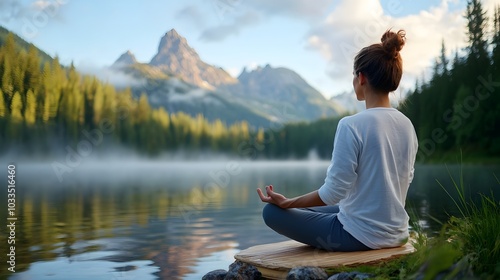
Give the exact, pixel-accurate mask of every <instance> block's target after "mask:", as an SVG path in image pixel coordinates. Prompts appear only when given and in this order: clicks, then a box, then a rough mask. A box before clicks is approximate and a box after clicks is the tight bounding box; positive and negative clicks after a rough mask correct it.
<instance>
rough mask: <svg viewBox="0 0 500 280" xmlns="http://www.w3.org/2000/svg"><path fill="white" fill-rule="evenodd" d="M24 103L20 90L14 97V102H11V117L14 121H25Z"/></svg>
mask: <svg viewBox="0 0 500 280" xmlns="http://www.w3.org/2000/svg"><path fill="white" fill-rule="evenodd" d="M22 109H23V103H22V101H21V95H20V94H19V92H17V91H16V92H15V93H14V96H13V97H12V102H11V104H10V119H11V121H12V122H13V123H22V121H23V114H22V112H21V111H22Z"/></svg>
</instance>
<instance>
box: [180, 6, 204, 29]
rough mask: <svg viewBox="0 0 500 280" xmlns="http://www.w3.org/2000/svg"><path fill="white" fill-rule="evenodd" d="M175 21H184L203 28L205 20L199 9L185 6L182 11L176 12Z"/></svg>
mask: <svg viewBox="0 0 500 280" xmlns="http://www.w3.org/2000/svg"><path fill="white" fill-rule="evenodd" d="M175 18H176V19H179V20H186V21H189V22H191V23H193V24H194V25H195V26H196V27H200V28H201V27H204V26H205V24H206V19H205V16H204V15H203V13H201V12H200V10H199V8H198V7H196V6H187V7H185V8H183V9H182V10H180V11H178V12H177V14H176V15H175Z"/></svg>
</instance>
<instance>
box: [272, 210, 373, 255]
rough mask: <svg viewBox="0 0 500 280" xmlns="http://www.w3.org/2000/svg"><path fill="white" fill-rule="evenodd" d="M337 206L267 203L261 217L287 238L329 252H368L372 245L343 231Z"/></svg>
mask: <svg viewBox="0 0 500 280" xmlns="http://www.w3.org/2000/svg"><path fill="white" fill-rule="evenodd" d="M338 212H339V207H338V206H320V207H311V208H293V209H282V208H280V207H278V206H276V205H274V204H267V205H266V206H264V210H263V211H262V217H263V218H264V222H265V223H266V225H267V226H269V227H270V228H272V229H273V230H274V231H276V232H277V233H279V234H282V235H284V236H286V237H288V238H291V239H293V240H296V241H299V242H301V243H305V244H308V245H311V246H313V247H316V248H320V249H323V250H327V251H342V252H351V251H366V250H370V248H369V247H367V246H366V245H364V244H363V243H361V242H360V241H358V240H357V239H356V238H354V237H353V236H352V235H351V234H350V233H348V232H347V231H345V230H344V226H343V225H342V224H341V223H340V221H339V220H338V219H337V213H338Z"/></svg>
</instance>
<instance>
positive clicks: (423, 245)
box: [327, 172, 500, 280]
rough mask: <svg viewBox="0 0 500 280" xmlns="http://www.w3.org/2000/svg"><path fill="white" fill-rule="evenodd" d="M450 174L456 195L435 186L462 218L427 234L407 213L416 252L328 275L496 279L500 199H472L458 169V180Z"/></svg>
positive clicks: (499, 276)
mask: <svg viewBox="0 0 500 280" xmlns="http://www.w3.org/2000/svg"><path fill="white" fill-rule="evenodd" d="M450 177H451V180H452V183H453V186H454V191H456V192H457V195H458V198H456V199H455V198H454V197H453V196H452V195H451V194H450V193H448V191H447V190H446V189H445V188H444V187H443V185H441V184H440V183H439V182H438V184H440V185H441V187H442V188H443V190H445V191H446V192H447V193H448V195H449V197H450V199H452V200H453V202H454V204H455V205H456V207H457V208H458V210H459V213H460V217H455V216H451V217H450V219H449V221H447V222H446V223H444V224H443V227H442V229H441V232H440V233H439V235H438V236H436V237H432V238H430V237H427V236H426V235H425V233H424V230H423V229H422V228H421V227H420V225H419V224H418V222H417V221H418V220H419V219H418V217H417V216H416V214H415V213H409V214H410V216H412V219H411V220H410V221H411V222H412V224H411V226H412V228H413V231H412V239H413V240H415V244H414V246H415V248H416V249H417V251H416V252H415V253H413V254H410V255H406V256H403V257H401V258H399V259H396V260H392V261H388V262H384V263H381V264H378V265H376V266H359V267H342V268H335V269H329V270H327V273H328V274H329V275H331V274H335V273H339V272H350V271H359V272H364V273H370V274H372V275H375V278H374V279H423V280H428V279H429V280H430V279H436V278H439V279H500V203H499V201H497V200H496V199H495V197H494V195H493V193H490V194H489V195H484V194H482V195H481V199H480V201H479V202H472V201H471V200H470V199H468V198H467V197H466V196H465V187H464V182H463V176H462V172H460V179H459V181H458V182H457V181H456V180H454V179H453V177H452V176H451V175H450ZM497 181H498V184H499V186H500V181H499V180H498V178H497ZM438 275H439V276H438Z"/></svg>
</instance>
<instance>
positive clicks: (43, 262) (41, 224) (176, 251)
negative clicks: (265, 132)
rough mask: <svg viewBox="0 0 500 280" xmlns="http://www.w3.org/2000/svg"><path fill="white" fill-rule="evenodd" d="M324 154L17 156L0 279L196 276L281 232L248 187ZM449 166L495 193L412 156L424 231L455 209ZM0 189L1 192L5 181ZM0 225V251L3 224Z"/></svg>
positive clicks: (311, 184)
mask: <svg viewBox="0 0 500 280" xmlns="http://www.w3.org/2000/svg"><path fill="white" fill-rule="evenodd" d="M328 164H329V162H327V161H282V162H279V161H276V162H252V161H245V160H225V159H220V160H218V161H208V160H207V161H202V160H199V161H192V162H186V161H182V162H164V161H159V160H158V161H150V160H134V161H131V160H130V159H116V160H104V159H103V160H95V161H90V160H89V161H84V162H81V163H78V164H74V165H73V166H71V167H68V166H66V169H60V168H56V170H58V171H57V172H55V171H54V168H53V167H52V166H51V162H49V163H28V162H24V163H23V162H17V163H15V165H16V169H15V170H16V177H15V179H16V186H15V189H16V201H15V203H16V207H15V215H14V216H15V217H16V218H17V220H16V221H15V224H16V227H15V241H16V244H15V256H16V259H15V262H16V263H15V270H16V272H15V273H9V272H8V271H7V269H4V267H5V268H6V267H7V266H8V265H7V264H6V263H5V261H2V264H1V266H2V270H1V274H0V277H1V278H6V277H7V278H8V279H93V280H98V279H201V277H202V276H203V275H204V274H205V273H206V272H208V271H211V270H214V269H219V268H223V269H227V267H228V266H229V264H231V263H232V262H233V261H234V259H233V256H234V254H235V253H237V252H238V251H239V250H241V249H245V248H247V247H249V246H252V245H256V244H263V243H269V242H277V241H282V240H285V239H284V238H283V237H281V236H279V235H278V234H276V233H274V232H273V231H272V230H270V229H268V228H267V227H266V226H265V224H264V223H263V221H262V218H261V209H262V207H263V206H264V204H263V203H262V202H261V201H260V200H259V198H258V196H257V194H256V191H255V189H256V188H257V187H263V186H265V185H267V184H273V185H274V186H275V189H276V190H277V191H278V192H281V193H283V194H285V195H287V196H294V195H300V194H303V193H305V192H309V191H312V190H314V189H317V188H318V187H319V186H321V184H322V183H323V180H324V177H325V172H326V168H327V167H328ZM3 168H5V170H6V171H7V167H6V165H4V167H3ZM461 169H462V174H463V178H464V185H465V187H466V195H467V196H471V197H473V198H474V199H476V198H477V197H478V195H477V194H478V193H485V194H489V193H490V189H492V191H493V192H494V193H495V196H496V198H498V197H500V184H499V183H498V181H497V179H496V178H495V174H496V175H497V176H500V166H498V165H496V166H479V165H464V166H463V167H460V166H457V165H449V166H445V165H417V167H416V173H415V179H414V181H413V183H412V186H411V188H410V192H409V194H408V201H407V208H408V210H409V211H412V212H415V213H417V215H418V219H419V223H420V225H422V226H423V227H424V228H425V230H426V231H427V232H428V233H429V234H433V233H434V232H436V231H438V230H439V229H440V227H441V226H440V224H439V223H438V222H436V221H435V219H437V220H441V221H446V220H447V217H448V215H449V214H457V211H456V207H455V206H454V203H453V201H452V200H451V199H450V197H449V196H448V195H447V194H446V192H445V191H443V189H442V187H441V186H440V185H439V184H438V182H437V181H439V182H441V184H442V185H443V186H444V187H445V188H446V189H448V190H449V192H450V193H451V194H452V195H454V194H455V191H454V189H453V187H452V184H451V183H452V182H451V179H450V176H451V177H453V178H454V179H455V180H457V181H459V177H460V170H461ZM6 171H3V172H2V174H4V176H5V177H7V172H6ZM58 176H59V177H58ZM5 180H7V178H5ZM0 199H1V201H5V202H6V201H7V192H6V191H3V192H2V193H1V195H0ZM2 205H3V207H2V208H1V210H0V218H1V219H2V221H4V222H6V221H8V216H7V214H8V212H7V206H6V205H7V203H4V202H2ZM430 217H433V218H430ZM1 230H2V234H1V235H0V244H2V245H1V246H0V248H2V251H1V255H2V256H5V255H6V254H7V253H9V252H6V248H7V247H8V246H10V245H7V242H8V240H7V238H6V236H8V234H9V232H6V228H5V227H2V229H1ZM10 234H12V232H10ZM2 259H4V258H2Z"/></svg>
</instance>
